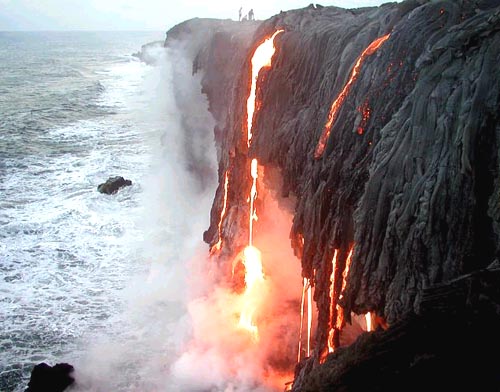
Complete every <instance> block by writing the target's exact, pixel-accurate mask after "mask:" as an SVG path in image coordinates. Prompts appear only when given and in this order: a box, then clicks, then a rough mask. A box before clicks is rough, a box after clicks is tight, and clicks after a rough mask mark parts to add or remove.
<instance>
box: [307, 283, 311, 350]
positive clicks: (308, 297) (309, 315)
mask: <svg viewBox="0 0 500 392" xmlns="http://www.w3.org/2000/svg"><path fill="white" fill-rule="evenodd" d="M311 330H312V287H311V282H310V281H309V286H308V287H307V356H308V357H310V356H311Z"/></svg>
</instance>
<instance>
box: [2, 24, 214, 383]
mask: <svg viewBox="0 0 500 392" xmlns="http://www.w3.org/2000/svg"><path fill="white" fill-rule="evenodd" d="M163 38H164V33H162V32H148V33H144V32H127V33H124V32H120V33H112V32H100V33H93V32H64V33H62V32H61V33H56V32H48V33H21V32H18V33H5V32H4V33H0V58H1V59H2V60H1V61H0V112H1V116H0V352H1V353H2V355H1V356H0V390H1V391H16V392H17V391H23V390H24V388H25V387H26V384H27V381H28V379H29V374H30V371H31V369H32V367H33V366H34V365H35V364H37V363H39V362H42V361H44V362H47V363H49V364H50V365H53V364H55V363H57V362H69V363H71V364H73V365H74V366H75V368H76V375H77V379H78V381H79V382H78V385H77V386H76V387H73V388H72V390H73V389H74V390H78V391H80V390H81V391H100V390H106V391H111V390H112V391H148V390H149V391H154V390H176V388H174V389H171V388H170V387H169V386H168V385H165V378H164V374H165V369H167V368H168V367H169V366H170V365H171V363H172V361H173V360H174V353H175V352H177V351H178V350H179V349H180V346H181V345H182V344H184V343H185V341H186V336H188V335H189V333H190V327H189V322H188V321H189V320H188V316H187V315H186V309H185V303H186V298H185V297H186V295H187V290H186V287H185V286H186V285H185V280H186V268H187V266H186V260H192V259H193V258H194V259H196V255H197V254H205V253H206V252H207V246H206V245H204V244H202V243H201V238H202V233H203V230H205V229H206V228H207V227H208V223H209V211H210V203H211V201H212V199H213V195H214V192H215V186H216V160H215V150H214V146H213V136H211V135H212V130H213V126H214V123H213V119H212V117H211V116H210V114H209V113H208V110H207V102H206V97H205V96H204V95H202V94H201V91H200V83H199V77H193V76H192V73H191V72H192V69H191V63H190V61H189V59H182V56H181V55H179V54H178V53H174V52H175V51H173V50H171V51H170V52H167V51H164V50H162V49H156V50H157V52H156V53H153V56H155V58H156V59H157V60H158V61H157V62H156V64H155V65H147V64H145V63H143V62H141V61H139V60H138V59H137V58H136V57H134V56H133V55H132V53H134V52H137V51H138V50H139V49H140V47H141V45H142V44H145V43H147V42H151V41H156V40H162V39H163ZM174 60H175V61H174ZM174 78H175V79H176V81H177V82H178V83H176V85H180V86H183V88H182V91H174V88H173V87H172V80H173V79H174ZM183 79H185V81H183ZM182 106H184V107H182ZM185 106H189V111H187V110H186V107H185ZM186 112H192V114H191V115H190V116H187V117H186V116H185V115H184V114H183V113H186ZM187 128H189V130H190V132H186V129H187ZM191 139H192V140H191ZM187 157H189V158H187ZM200 173H201V174H200ZM115 175H121V176H123V177H125V178H127V179H130V180H132V182H133V185H132V186H130V187H126V188H124V189H122V190H120V191H119V192H118V193H117V194H115V195H104V194H100V193H98V192H97V186H98V185H99V184H100V183H102V182H104V181H105V180H106V179H107V178H108V177H109V176H115Z"/></svg>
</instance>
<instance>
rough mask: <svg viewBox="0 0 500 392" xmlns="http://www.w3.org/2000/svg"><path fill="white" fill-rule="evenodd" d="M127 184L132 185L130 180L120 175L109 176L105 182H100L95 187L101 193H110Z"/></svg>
mask: <svg viewBox="0 0 500 392" xmlns="http://www.w3.org/2000/svg"><path fill="white" fill-rule="evenodd" d="M129 185H132V181H130V180H126V179H124V178H123V177H121V176H116V177H109V178H108V180H107V181H106V182H105V183H102V184H100V185H99V186H98V187H97V190H98V191H99V192H101V193H106V194H107V195H111V194H113V193H116V192H118V190H119V189H120V188H123V187H124V186H129Z"/></svg>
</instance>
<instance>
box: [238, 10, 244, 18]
mask: <svg viewBox="0 0 500 392" xmlns="http://www.w3.org/2000/svg"><path fill="white" fill-rule="evenodd" d="M242 12H243V7H240V10H239V11H238V21H241V13H242Z"/></svg>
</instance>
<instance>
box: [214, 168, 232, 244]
mask: <svg viewBox="0 0 500 392" xmlns="http://www.w3.org/2000/svg"><path fill="white" fill-rule="evenodd" d="M228 187H229V174H228V172H227V171H226V174H225V175H224V202H223V204H222V211H221V213H220V219H219V225H218V226H217V229H218V233H219V240H218V241H217V243H216V244H215V245H214V246H212V247H211V248H210V254H213V253H215V252H218V251H219V250H220V249H221V247H222V232H221V227H222V220H223V219H224V216H225V215H226V210H227V191H228Z"/></svg>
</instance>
